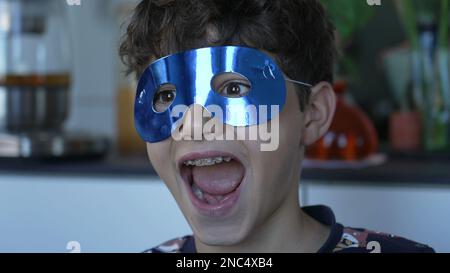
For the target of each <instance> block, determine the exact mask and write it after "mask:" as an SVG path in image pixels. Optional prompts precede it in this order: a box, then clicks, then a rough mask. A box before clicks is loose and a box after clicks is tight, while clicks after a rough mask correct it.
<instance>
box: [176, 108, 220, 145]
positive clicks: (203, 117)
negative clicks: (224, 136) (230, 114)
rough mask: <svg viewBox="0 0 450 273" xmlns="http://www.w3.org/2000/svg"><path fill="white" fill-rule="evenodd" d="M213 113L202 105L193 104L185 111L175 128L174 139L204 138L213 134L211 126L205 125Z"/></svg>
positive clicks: (197, 139) (195, 139)
mask: <svg viewBox="0 0 450 273" xmlns="http://www.w3.org/2000/svg"><path fill="white" fill-rule="evenodd" d="M212 118H213V115H212V114H211V113H210V112H209V111H208V110H207V109H205V108H204V107H203V106H202V105H199V104H193V105H192V106H190V107H189V108H188V110H187V111H186V112H185V114H184V116H183V118H182V121H181V123H180V124H179V125H178V127H177V129H176V130H175V132H174V133H175V134H177V135H176V139H182V140H194V141H201V140H204V139H205V137H206V136H208V135H211V134H214V132H213V127H212V126H205V124H207V123H208V121H210V120H211V119H212Z"/></svg>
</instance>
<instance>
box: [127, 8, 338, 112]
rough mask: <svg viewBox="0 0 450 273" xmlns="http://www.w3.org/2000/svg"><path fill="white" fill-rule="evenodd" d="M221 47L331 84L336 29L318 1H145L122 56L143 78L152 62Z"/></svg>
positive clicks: (293, 76) (300, 76)
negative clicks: (249, 50) (245, 50)
mask: <svg viewBox="0 0 450 273" xmlns="http://www.w3.org/2000/svg"><path fill="white" fill-rule="evenodd" d="M218 45H244V46H249V47H254V48H258V49H262V50H266V51H268V52H270V53H271V54H273V55H274V56H275V58H276V61H277V62H278V64H279V65H280V67H281V69H282V70H283V72H284V73H285V74H286V75H287V76H288V77H290V78H291V79H295V80H299V81H305V82H309V83H311V84H316V83H319V82H321V81H328V82H330V83H331V82H332V81H333V64H334V57H335V53H336V48H335V44H334V26H333V25H332V23H331V22H330V20H329V19H328V17H327V15H326V12H325V9H324V7H323V6H322V4H321V3H320V2H319V1H318V0H143V1H141V2H140V3H139V4H138V5H137V7H136V8H135V11H134V15H133V16H132V18H131V22H130V23H129V25H128V27H127V31H126V34H125V35H124V37H123V41H122V44H121V46H120V52H119V54H120V57H121V59H122V61H123V62H124V64H125V65H126V67H127V68H128V71H127V72H128V73H135V75H136V76H137V77H139V76H140V75H141V74H142V73H143V71H144V70H145V68H146V67H147V66H148V64H149V62H150V61H152V60H154V59H158V58H161V57H164V56H167V55H170V54H172V53H176V52H181V51H186V50H189V49H195V48H201V47H209V46H218ZM301 89H304V88H301ZM300 93H301V94H302V95H301V96H300V97H299V100H300V102H301V103H300V104H301V106H302V109H303V108H304V107H303V104H305V102H307V101H308V97H309V92H300ZM304 93H307V94H304Z"/></svg>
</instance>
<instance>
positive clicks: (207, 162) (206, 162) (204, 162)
mask: <svg viewBox="0 0 450 273" xmlns="http://www.w3.org/2000/svg"><path fill="white" fill-rule="evenodd" d="M223 161H225V162H230V161H231V157H222V156H218V157H210V158H202V159H196V160H188V161H185V162H184V163H183V164H184V165H185V166H197V167H202V166H211V165H214V164H219V163H222V162H223Z"/></svg>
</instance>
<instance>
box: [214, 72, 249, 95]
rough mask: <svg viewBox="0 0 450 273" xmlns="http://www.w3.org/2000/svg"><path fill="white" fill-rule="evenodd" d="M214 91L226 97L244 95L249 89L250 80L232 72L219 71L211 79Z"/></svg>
mask: <svg viewBox="0 0 450 273" xmlns="http://www.w3.org/2000/svg"><path fill="white" fill-rule="evenodd" d="M211 87H212V89H213V90H214V92H216V93H218V94H220V95H222V96H224V97H227V98H241V97H245V96H246V95H247V94H248V93H249V92H250V90H251V84H250V81H249V80H248V79H247V78H246V77H244V76H242V75H241V74H238V73H234V72H227V73H221V74H218V75H216V76H214V78H213V79H212V80H211Z"/></svg>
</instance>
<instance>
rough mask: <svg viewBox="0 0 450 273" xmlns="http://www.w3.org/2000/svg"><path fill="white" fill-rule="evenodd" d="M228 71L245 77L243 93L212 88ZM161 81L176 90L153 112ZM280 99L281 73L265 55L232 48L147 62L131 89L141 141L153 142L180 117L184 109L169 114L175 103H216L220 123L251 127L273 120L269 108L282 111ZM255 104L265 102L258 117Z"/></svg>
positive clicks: (283, 92) (164, 135)
mask: <svg viewBox="0 0 450 273" xmlns="http://www.w3.org/2000/svg"><path fill="white" fill-rule="evenodd" d="M229 72H232V73H235V74H237V75H240V76H241V77H242V78H246V79H247V80H248V82H249V85H250V86H249V87H250V90H249V91H248V93H246V94H245V95H244V96H242V97H228V96H224V95H223V93H220V92H218V90H214V88H213V87H212V81H213V79H214V78H215V77H216V76H218V75H221V74H223V73H229ZM167 85H170V86H173V87H174V88H175V90H176V91H175V92H174V96H173V97H172V98H173V101H172V103H171V104H170V106H168V107H167V109H164V111H161V112H158V111H157V110H155V107H154V100H155V95H157V94H159V92H161V90H160V89H162V88H163V87H164V86H167ZM172 89H173V88H172ZM285 101H286V83H285V79H284V75H283V73H282V71H281V70H280V68H279V67H278V66H277V64H276V63H275V62H274V61H273V60H272V58H270V57H269V56H268V55H266V54H265V53H263V52H261V51H259V50H256V49H252V48H247V47H238V46H222V47H210V48H201V49H196V50H190V51H186V52H181V53H177V54H173V55H169V56H167V57H164V58H161V59H159V60H157V61H155V62H153V63H152V64H150V65H149V67H148V68H147V69H146V70H145V71H144V73H143V75H142V77H141V78H140V80H139V83H138V87H137V93H136V101H135V110H134V113H135V127H136V130H137V132H138V134H139V135H140V137H141V138H142V139H143V140H144V141H146V142H150V143H156V142H160V141H164V140H166V139H167V138H169V137H170V136H171V133H172V130H174V129H175V128H176V127H177V124H178V122H179V121H180V120H181V119H182V118H183V115H184V113H182V114H181V115H174V114H173V110H174V108H175V107H177V106H178V107H179V106H186V107H190V106H191V105H193V104H198V105H201V106H203V107H205V108H206V109H208V107H209V106H218V107H220V108H221V109H222V112H223V114H222V115H221V117H220V118H221V121H222V122H223V123H225V124H228V125H231V126H252V125H258V124H261V123H267V122H268V121H270V120H271V119H272V118H273V116H272V115H273V114H272V111H271V107H272V106H277V107H278V109H279V111H282V109H283V107H284V105H285ZM248 106H255V107H256V113H257V116H255V115H248V113H247V112H246V109H247V108H246V107H248ZM259 106H267V108H266V109H267V111H265V112H266V113H264V115H260V113H259V111H260V107H259ZM230 107H231V109H233V110H232V111H230V110H229V109H230ZM227 109H228V110H227ZM175 110H176V109H175ZM174 112H175V111H174ZM261 114H262V113H261ZM260 116H261V117H263V119H261V117H260ZM258 117H259V118H258Z"/></svg>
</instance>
